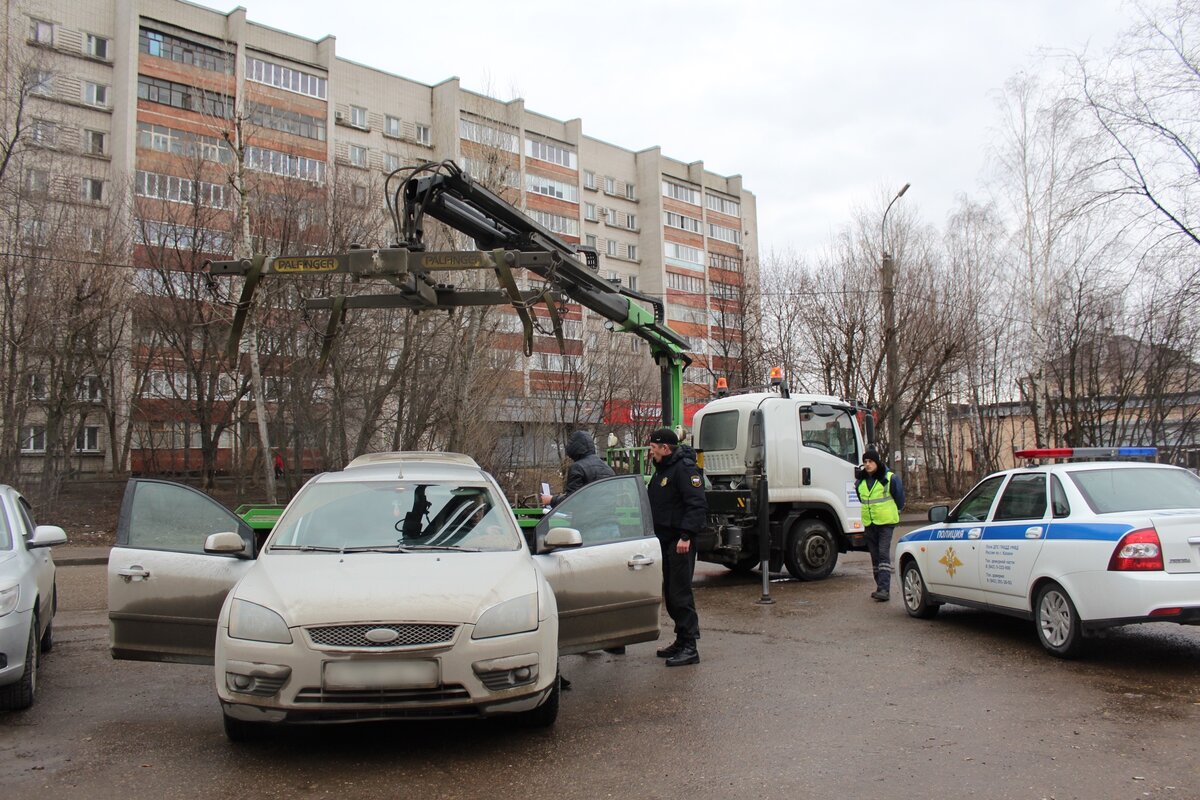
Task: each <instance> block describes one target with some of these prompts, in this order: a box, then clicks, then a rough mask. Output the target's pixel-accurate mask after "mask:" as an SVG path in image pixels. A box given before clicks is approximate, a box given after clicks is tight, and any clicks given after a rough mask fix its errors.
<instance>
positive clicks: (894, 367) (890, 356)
mask: <svg viewBox="0 0 1200 800" xmlns="http://www.w3.org/2000/svg"><path fill="white" fill-rule="evenodd" d="M910 185H911V184H908V183H906V184H904V186H902V187H901V188H900V191H898V192H896V196H895V197H893V198H892V202H890V203H888V206H887V209H886V210H884V212H883V222H881V223H880V225H879V234H880V235H879V240H880V247H881V249H882V251H883V252H882V258H881V260H882V264H881V265H880V266H881V268H882V272H883V324H884V334H883V343H884V354H885V355H886V356H887V394H888V401H889V402H890V403H891V408H890V410H889V413H888V449H889V450H891V451H892V454H893V455H892V469H893V471H894V472H895V473H896V474H897V475H899V476H900V480H901V481H903V480H905V471H906V470H905V463H904V442H903V439H902V437H901V435H900V397H899V386H900V363H899V357H898V356H897V355H896V274H895V264H894V263H893V261H892V254H891V253H889V252H888V249H887V215H888V212H889V211H891V210H892V206H893V205H895V203H896V201H897V200H899V199H900V198H901V197H903V196H904V193H905V192H907V191H908V187H909V186H910ZM897 456H898V458H897Z"/></svg>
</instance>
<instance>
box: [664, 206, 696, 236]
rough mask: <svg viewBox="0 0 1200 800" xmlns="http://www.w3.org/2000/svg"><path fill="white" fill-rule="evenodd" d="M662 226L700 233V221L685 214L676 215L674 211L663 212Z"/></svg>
mask: <svg viewBox="0 0 1200 800" xmlns="http://www.w3.org/2000/svg"><path fill="white" fill-rule="evenodd" d="M663 224H664V225H666V226H667V227H668V228H679V229H680V230H682V231H690V232H691V233H699V232H700V220H698V219H696V218H694V217H689V216H687V215H686V214H676V213H675V212H674V211H664V212H663Z"/></svg>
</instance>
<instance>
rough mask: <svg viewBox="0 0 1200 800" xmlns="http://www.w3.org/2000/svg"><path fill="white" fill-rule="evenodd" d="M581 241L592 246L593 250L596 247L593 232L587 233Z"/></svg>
mask: <svg viewBox="0 0 1200 800" xmlns="http://www.w3.org/2000/svg"><path fill="white" fill-rule="evenodd" d="M583 242H584V244H586V245H587V246H588V247H590V248H592V249H593V250H595V249H596V234H594V233H589V234H588V235H587V236H585V237H583Z"/></svg>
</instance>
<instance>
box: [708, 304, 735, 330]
mask: <svg viewBox="0 0 1200 800" xmlns="http://www.w3.org/2000/svg"><path fill="white" fill-rule="evenodd" d="M709 322H711V323H712V324H713V325H715V326H717V327H718V328H733V329H734V330H738V329H740V328H741V327H742V315H741V314H739V313H737V312H736V311H726V310H725V309H723V308H713V309H712V311H710V312H709Z"/></svg>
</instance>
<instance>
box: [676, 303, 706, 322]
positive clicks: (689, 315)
mask: <svg viewBox="0 0 1200 800" xmlns="http://www.w3.org/2000/svg"><path fill="white" fill-rule="evenodd" d="M667 318H668V319H673V320H676V321H678V322H689V323H691V324H693V325H706V324H707V323H708V312H707V311H706V310H705V309H703V308H692V307H691V306H685V305H680V304H679V303H667Z"/></svg>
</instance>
